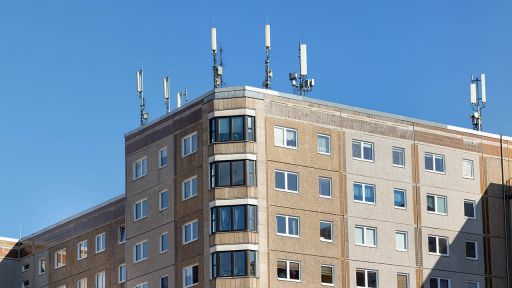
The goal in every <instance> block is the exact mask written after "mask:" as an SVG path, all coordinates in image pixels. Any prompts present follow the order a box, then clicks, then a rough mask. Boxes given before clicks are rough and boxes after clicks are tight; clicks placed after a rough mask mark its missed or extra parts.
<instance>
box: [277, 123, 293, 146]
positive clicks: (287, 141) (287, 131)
mask: <svg viewBox="0 0 512 288" xmlns="http://www.w3.org/2000/svg"><path fill="white" fill-rule="evenodd" d="M274 145H276V146H279V147H285V148H291V149H297V130H295V129H292V128H284V127H277V126H276V127H274Z"/></svg>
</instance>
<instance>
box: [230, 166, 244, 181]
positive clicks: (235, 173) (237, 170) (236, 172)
mask: <svg viewBox="0 0 512 288" xmlns="http://www.w3.org/2000/svg"><path fill="white" fill-rule="evenodd" d="M244 162H245V161H233V162H231V184H232V185H235V186H237V185H244V178H245V177H244Z"/></svg>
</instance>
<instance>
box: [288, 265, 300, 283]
mask: <svg viewBox="0 0 512 288" xmlns="http://www.w3.org/2000/svg"><path fill="white" fill-rule="evenodd" d="M289 265H290V279H293V280H300V265H299V263H296V262H290V263H289Z"/></svg>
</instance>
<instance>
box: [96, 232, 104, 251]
mask: <svg viewBox="0 0 512 288" xmlns="http://www.w3.org/2000/svg"><path fill="white" fill-rule="evenodd" d="M105 242H106V235H105V233H101V234H99V235H96V253H100V252H103V251H105V246H106V245H105Z"/></svg>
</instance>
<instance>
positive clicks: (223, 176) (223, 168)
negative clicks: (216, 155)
mask: <svg viewBox="0 0 512 288" xmlns="http://www.w3.org/2000/svg"><path fill="white" fill-rule="evenodd" d="M216 165H217V175H218V176H217V184H218V185H216V186H231V171H230V170H231V162H219V163H216Z"/></svg>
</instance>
